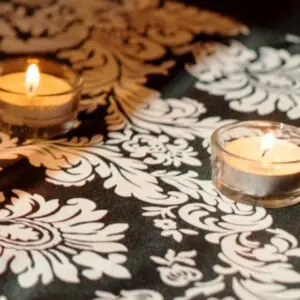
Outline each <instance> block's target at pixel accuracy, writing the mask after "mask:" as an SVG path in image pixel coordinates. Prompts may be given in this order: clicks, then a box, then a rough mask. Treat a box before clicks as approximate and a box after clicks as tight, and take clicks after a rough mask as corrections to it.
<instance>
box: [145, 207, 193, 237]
mask: <svg viewBox="0 0 300 300" xmlns="http://www.w3.org/2000/svg"><path fill="white" fill-rule="evenodd" d="M173 208H177V206H167V207H158V206H154V207H151V206H149V207H143V210H145V211H146V212H144V213H143V216H148V217H152V216H161V219H154V220H153V221H154V226H155V227H157V228H161V229H162V232H161V236H171V237H172V238H173V239H174V240H175V241H176V242H181V241H182V240H183V234H186V235H198V232H197V231H195V230H192V229H189V228H177V223H176V221H175V218H176V216H175V214H173V213H172V209H173ZM168 217H169V218H168Z"/></svg>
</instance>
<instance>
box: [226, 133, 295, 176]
mask: <svg viewBox="0 0 300 300" xmlns="http://www.w3.org/2000/svg"><path fill="white" fill-rule="evenodd" d="M262 138H263V137H246V138H240V139H238V140H235V141H232V142H229V143H228V144H226V146H225V150H226V151H227V152H229V153H230V154H233V155H236V156H239V157H241V158H242V159H239V158H237V157H234V156H229V155H228V156H225V160H226V162H227V163H228V164H230V165H231V166H233V167H235V168H237V169H239V170H241V171H244V172H249V173H255V174H260V175H273V176H278V175H288V174H294V173H298V172H300V147H298V146H297V145H295V144H292V143H290V142H288V141H285V140H279V139H275V141H274V145H272V147H271V149H269V150H268V151H266V153H265V155H264V156H262V154H263V152H264V149H262V147H261V144H262ZM249 160H251V161H249ZM253 161H255V163H253ZM295 161H298V162H299V163H294V164H288V162H295ZM279 163H283V164H279ZM284 163H286V164H284Z"/></svg>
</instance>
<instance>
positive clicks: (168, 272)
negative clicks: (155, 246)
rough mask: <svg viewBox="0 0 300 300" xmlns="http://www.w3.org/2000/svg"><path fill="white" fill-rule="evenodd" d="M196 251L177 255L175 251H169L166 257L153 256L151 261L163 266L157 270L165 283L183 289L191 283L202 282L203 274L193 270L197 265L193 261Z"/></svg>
mask: <svg viewBox="0 0 300 300" xmlns="http://www.w3.org/2000/svg"><path fill="white" fill-rule="evenodd" d="M196 254H197V252H196V251H194V250H193V251H183V252H179V253H178V254H177V255H176V254H175V252H174V250H171V249H169V250H168V252H167V253H166V255H165V257H164V258H162V257H158V256H151V257H150V258H151V260H152V261H154V262H155V263H157V264H159V265H161V267H158V268H157V270H158V271H159V273H160V277H161V279H162V281H163V282H165V283H166V284H168V285H171V286H175V287H183V286H186V285H188V284H189V283H191V282H194V281H198V280H201V279H202V277H203V275H202V273H201V272H200V271H199V270H197V269H196V268H193V267H192V266H195V265H196V263H195V261H194V259H193V257H195V256H196Z"/></svg>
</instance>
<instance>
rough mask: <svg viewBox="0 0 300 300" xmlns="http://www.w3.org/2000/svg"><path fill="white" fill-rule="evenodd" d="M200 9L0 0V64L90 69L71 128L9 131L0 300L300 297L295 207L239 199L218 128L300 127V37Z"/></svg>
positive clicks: (3, 151)
mask: <svg viewBox="0 0 300 300" xmlns="http://www.w3.org/2000/svg"><path fill="white" fill-rule="evenodd" d="M196 4H197V3H196V1H194V2H193V3H188V2H186V4H184V3H183V2H174V1H159V0H141V1H133V0H132V1H129V0H128V1H125V0H124V1H121V0H120V1H116V0H114V1H110V0H102V1H101V0H86V1H75V0H26V1H25V0H11V1H4V2H3V1H2V2H1V3H0V15H1V18H0V37H1V38H0V51H1V55H0V59H5V58H7V57H16V56H20V55H21V56H25V55H41V56H45V57H47V58H48V59H53V60H57V61H60V62H62V63H65V64H68V65H70V66H72V68H74V69H75V70H77V71H78V72H80V74H81V75H82V76H83V77H84V79H85V85H84V90H83V96H82V101H81V105H80V111H81V112H80V115H79V120H80V125H79V126H78V127H77V128H75V129H73V130H72V131H71V132H70V133H68V134H67V135H65V136H61V137H57V138H55V139H52V140H25V141H24V140H21V139H18V137H13V136H11V137H10V136H8V135H7V134H5V133H4V132H0V138H1V143H0V159H1V174H0V175H1V176H0V191H1V193H0V200H1V204H0V275H1V276H0V299H1V300H10V299H24V300H25V299H26V300H27V299H28V300H29V299H30V300H33V299H39V300H41V299H43V300H44V299H64V300H67V299H94V300H117V299H118V300H143V299H145V300H146V299H147V300H162V299H175V300H183V299H209V300H234V299H241V300H257V299H270V300H273V299H290V300H294V299H300V248H299V229H300V225H299V223H298V221H297V220H298V216H299V213H300V207H299V206H293V207H289V208H284V209H276V210H267V209H265V208H263V207H255V206H249V205H245V204H239V203H235V202H233V201H232V200H230V199H228V198H226V197H224V196H223V195H221V194H220V193H219V192H218V191H217V190H216V189H215V188H214V186H213V185H212V183H211V167H210V136H211V134H212V132H213V130H214V129H215V128H217V127H219V126H221V125H224V124H228V123H230V122H234V121H236V120H248V119H261V120H277V121H282V122H286V123H289V124H294V125H299V118H300V55H299V54H298V53H300V36H298V35H296V34H295V33H293V34H291V32H285V31H284V30H282V29H281V30H278V31H276V30H275V29H274V30H267V29H266V28H264V27H263V26H261V27H259V26H254V25H253V26H252V25H251V24H250V26H247V24H246V25H245V24H242V22H241V20H239V19H238V18H237V19H234V18H233V17H228V16H225V15H224V14H223V13H222V12H217V11H215V12H214V11H210V10H207V9H204V8H201V7H199V5H200V4H201V3H198V4H199V5H197V6H198V7H196V6H195V5H196ZM241 6H242V5H241ZM273 17H274V16H273ZM248 25H249V24H248Z"/></svg>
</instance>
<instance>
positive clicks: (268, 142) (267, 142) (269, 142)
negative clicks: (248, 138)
mask: <svg viewBox="0 0 300 300" xmlns="http://www.w3.org/2000/svg"><path fill="white" fill-rule="evenodd" d="M275 140H276V138H275V135H274V133H273V132H269V133H267V134H265V135H264V136H263V137H262V138H261V142H260V148H261V150H262V152H263V154H262V157H264V156H265V154H266V153H267V152H268V151H269V150H271V149H272V148H273V146H274V143H275Z"/></svg>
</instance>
